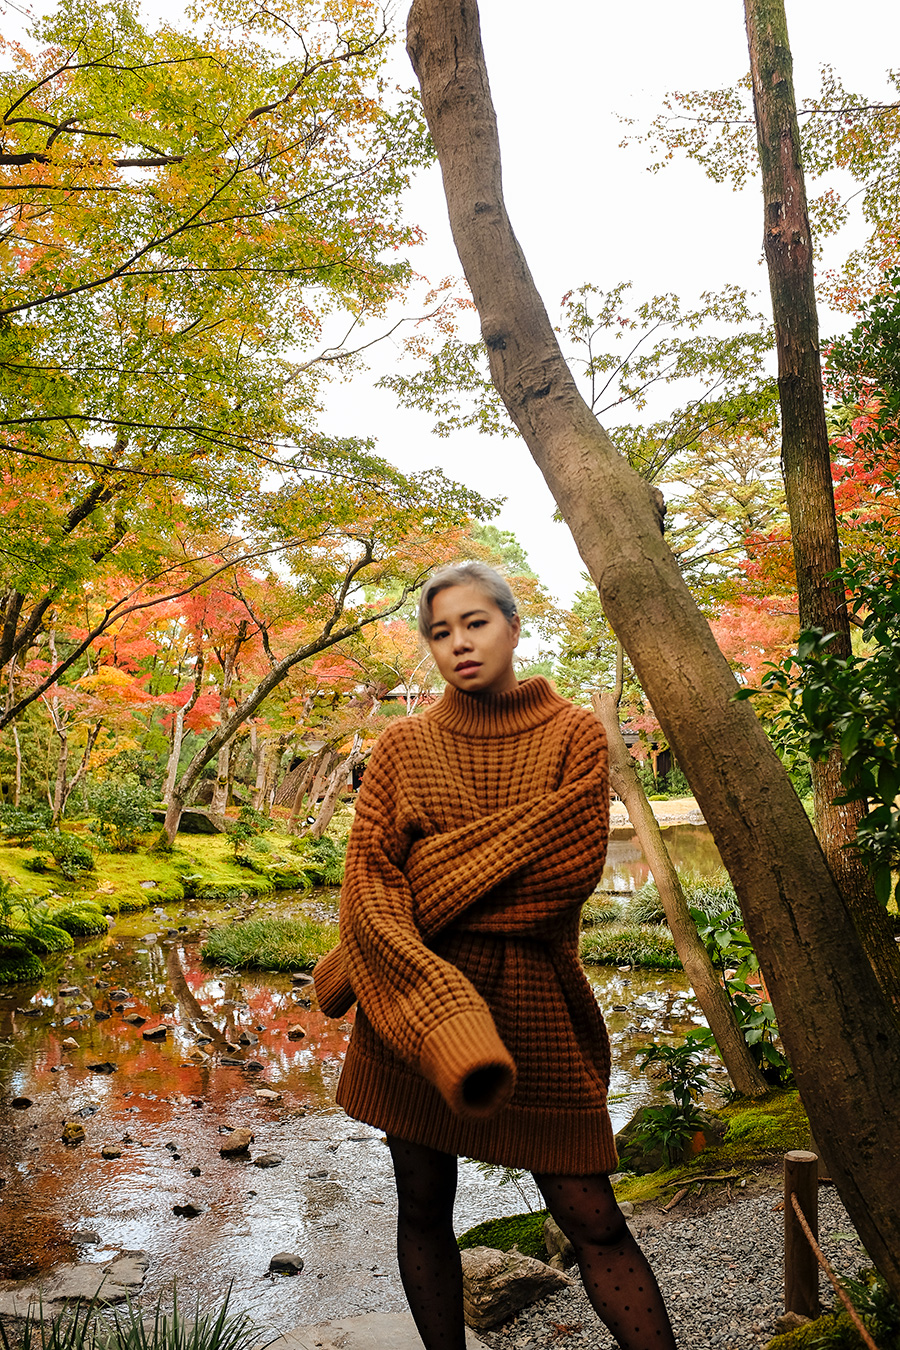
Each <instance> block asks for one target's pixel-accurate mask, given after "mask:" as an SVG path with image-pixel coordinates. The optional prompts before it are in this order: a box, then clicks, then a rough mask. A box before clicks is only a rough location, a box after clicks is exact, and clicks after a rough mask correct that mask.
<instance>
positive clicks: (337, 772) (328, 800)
mask: <svg viewBox="0 0 900 1350" xmlns="http://www.w3.org/2000/svg"><path fill="white" fill-rule="evenodd" d="M362 759H363V755H362V753H361V751H360V750H358V749H357V748H356V747H355V746H354V748H353V749H352V750H351V751H350V754H349V755H348V756H347V758H346V759H342V760H341V761H340V763H339V764H338V766H337V768H335V769H333V770H332V773H331V777H330V779H329V781H328V786H327V788H326V789H325V795H324V797H323V798H322V804H321V806H320V807H319V809H318V811H317V812H316V818H315V820H314V821H313V823H312V825H311V826H310V827H309V829H308V831H307V837H308V838H309V839H321V838H322V835H323V834H324V833H325V831H326V830H327V829H328V826H329V825H330V824H331V818H332V816H333V815H334V813H335V811H336V809H337V804H338V799H339V798H340V795H341V790H342V789H343V788H344V787H345V786H346V783H347V777H348V775H349V774H351V773H352V772H353V770H354V768H355V767H356V765H357V764H360V763H361V762H362Z"/></svg>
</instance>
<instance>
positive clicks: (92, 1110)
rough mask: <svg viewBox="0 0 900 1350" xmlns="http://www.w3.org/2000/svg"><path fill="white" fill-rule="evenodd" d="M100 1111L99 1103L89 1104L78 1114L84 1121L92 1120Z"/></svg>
mask: <svg viewBox="0 0 900 1350" xmlns="http://www.w3.org/2000/svg"><path fill="white" fill-rule="evenodd" d="M99 1110H100V1104H99V1102H88V1103H87V1105H86V1106H82V1108H81V1110H80V1111H79V1112H78V1114H79V1115H80V1116H81V1119H82V1120H90V1118H91V1116H95V1115H96V1114H97V1112H98V1111H99Z"/></svg>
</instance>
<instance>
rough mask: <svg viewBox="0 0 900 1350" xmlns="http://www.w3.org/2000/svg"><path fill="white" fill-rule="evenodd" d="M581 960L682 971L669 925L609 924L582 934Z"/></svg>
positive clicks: (600, 963)
mask: <svg viewBox="0 0 900 1350" xmlns="http://www.w3.org/2000/svg"><path fill="white" fill-rule="evenodd" d="M580 952H581V959H582V961H584V962H585V964H587V965H593V966H636V967H637V968H639V969H641V970H681V969H682V965H681V961H680V960H679V957H678V953H677V951H676V950H675V943H674V941H673V939H672V934H671V933H670V932H669V930H668V928H665V927H663V926H662V925H655V924H652V925H646V924H643V925H641V926H640V927H636V926H628V925H624V924H623V925H617V924H605V925H603V926H601V927H596V928H589V929H586V930H585V931H584V932H583V933H582V934H581V947H580Z"/></svg>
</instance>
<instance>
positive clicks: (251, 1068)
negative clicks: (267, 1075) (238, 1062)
mask: <svg viewBox="0 0 900 1350" xmlns="http://www.w3.org/2000/svg"><path fill="white" fill-rule="evenodd" d="M244 1068H245V1069H246V1070H247V1072H248V1073H261V1072H262V1070H263V1069H264V1068H265V1065H264V1064H261V1063H260V1062H259V1060H258V1059H248V1060H247V1063H246V1064H245V1065H244Z"/></svg>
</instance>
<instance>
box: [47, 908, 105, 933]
mask: <svg viewBox="0 0 900 1350" xmlns="http://www.w3.org/2000/svg"><path fill="white" fill-rule="evenodd" d="M50 922H51V923H52V924H53V925H54V926H55V927H56V928H63V929H65V931H66V932H67V933H69V934H71V936H72V937H96V936H97V935H98V934H100V933H107V932H108V931H109V924H108V923H107V922H106V919H105V918H104V916H103V914H101V912H100V910H99V909H98V908H97V906H96V905H91V904H88V902H87V901H86V900H85V901H82V902H80V903H79V904H74V905H65V906H64V907H63V908H62V909H57V910H55V911H54V912H53V913H52V914H51V915H50Z"/></svg>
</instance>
